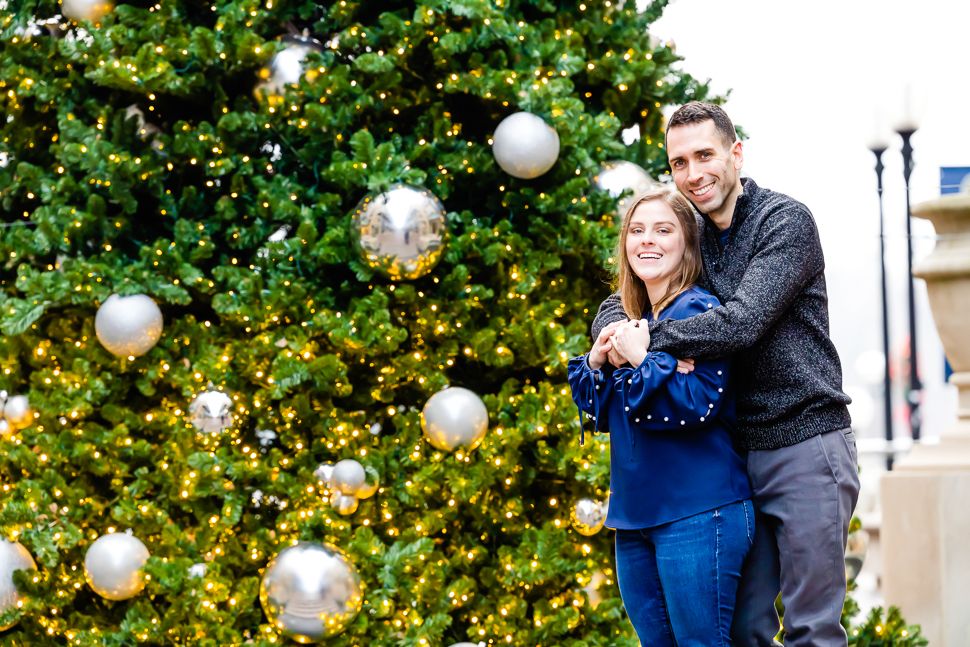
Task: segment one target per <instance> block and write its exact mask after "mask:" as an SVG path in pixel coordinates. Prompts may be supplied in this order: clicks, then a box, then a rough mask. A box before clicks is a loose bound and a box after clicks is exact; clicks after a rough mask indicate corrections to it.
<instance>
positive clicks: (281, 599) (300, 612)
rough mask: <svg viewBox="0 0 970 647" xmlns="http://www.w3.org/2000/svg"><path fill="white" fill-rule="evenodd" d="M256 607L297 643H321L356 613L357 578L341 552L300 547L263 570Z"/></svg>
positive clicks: (311, 544) (359, 600)
mask: <svg viewBox="0 0 970 647" xmlns="http://www.w3.org/2000/svg"><path fill="white" fill-rule="evenodd" d="M259 601H260V603H261V604H262V605H263V611H265V612H266V617H267V618H269V621H270V622H271V623H272V624H273V625H275V626H276V628H277V630H278V631H279V632H280V633H282V634H283V635H285V636H289V637H290V638H293V639H294V640H296V641H297V642H301V643H308V642H319V641H321V640H324V639H326V638H330V637H332V636H335V635H337V634H339V633H340V632H342V631H343V630H344V629H346V628H347V626H348V625H349V624H350V623H351V622H353V620H354V618H355V617H356V616H357V614H358V613H359V612H360V609H361V605H362V604H363V591H362V587H361V581H360V574H359V573H358V572H357V569H356V568H355V567H354V565H353V564H352V563H351V561H350V560H349V559H348V558H347V555H346V554H344V552H343V551H341V550H340V549H339V548H336V547H335V546H331V545H330V544H318V543H316V542H300V543H298V544H295V545H293V546H289V547H287V548H284V549H283V550H281V551H280V552H279V554H277V555H276V557H274V558H273V560H272V561H271V562H270V563H269V565H268V566H267V567H266V571H265V572H264V573H263V580H262V583H261V585H260V587H259Z"/></svg>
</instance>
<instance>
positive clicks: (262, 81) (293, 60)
mask: <svg viewBox="0 0 970 647" xmlns="http://www.w3.org/2000/svg"><path fill="white" fill-rule="evenodd" d="M279 40H280V41H281V42H283V43H284V47H283V49H282V50H280V51H279V52H277V53H276V54H274V55H273V58H271V59H270V60H269V62H268V63H266V65H265V66H264V67H263V68H262V69H260V71H259V81H258V82H257V83H256V87H255V89H254V90H253V92H254V93H255V95H256V97H257V98H258V99H261V100H263V101H269V102H270V103H271V104H276V103H279V102H280V101H282V99H283V96H284V94H285V92H286V86H294V87H295V86H297V85H299V83H300V79H301V78H303V75H304V74H306V76H307V79H308V80H310V81H312V80H314V79H315V78H316V77H317V76H318V74H319V70H318V69H310V70H305V69H304V68H303V64H304V61H306V57H307V54H309V53H310V52H322V51H323V45H322V44H321V43H320V41H318V40H316V39H314V38H307V37H304V36H294V35H287V36H282V37H281V38H280V39H279Z"/></svg>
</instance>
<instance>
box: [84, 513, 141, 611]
mask: <svg viewBox="0 0 970 647" xmlns="http://www.w3.org/2000/svg"><path fill="white" fill-rule="evenodd" d="M149 556H150V555H149V553H148V549H147V548H146V547H145V544H143V543H142V542H141V540H140V539H138V537H135V536H134V535H132V534H131V531H130V530H129V531H128V532H116V533H112V534H110V535H101V536H100V537H98V538H97V539H96V540H95V541H94V543H93V544H91V546H90V547H89V548H88V552H87V553H86V554H85V555H84V577H85V578H86V579H87V581H88V584H90V585H91V588H92V589H93V590H94V592H95V593H97V594H98V595H100V596H101V597H103V598H106V599H108V600H127V599H128V598H132V597H134V596H136V595H138V594H139V593H141V590H142V589H143V588H145V577H144V576H143V575H142V574H141V568H142V567H143V566H144V565H145V563H146V562H148V558H149Z"/></svg>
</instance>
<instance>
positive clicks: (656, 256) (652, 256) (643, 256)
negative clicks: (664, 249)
mask: <svg viewBox="0 0 970 647" xmlns="http://www.w3.org/2000/svg"><path fill="white" fill-rule="evenodd" d="M660 257H661V254H657V253H654V252H644V253H643V254H640V255H639V256H638V258H639V259H640V260H650V259H652V260H660Z"/></svg>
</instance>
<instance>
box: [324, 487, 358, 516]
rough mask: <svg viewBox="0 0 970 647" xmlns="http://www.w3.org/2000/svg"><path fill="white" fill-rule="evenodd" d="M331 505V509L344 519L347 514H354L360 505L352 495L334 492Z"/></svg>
mask: <svg viewBox="0 0 970 647" xmlns="http://www.w3.org/2000/svg"><path fill="white" fill-rule="evenodd" d="M331 503H332V505H333V509H334V510H336V511H337V513H338V514H342V515H343V516H345V517H346V516H347V515H349V514H354V513H355V512H357V507H358V506H359V505H360V499H358V498H357V497H356V496H354V495H353V494H344V493H343V492H334V494H333V500H332V502H331Z"/></svg>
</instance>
